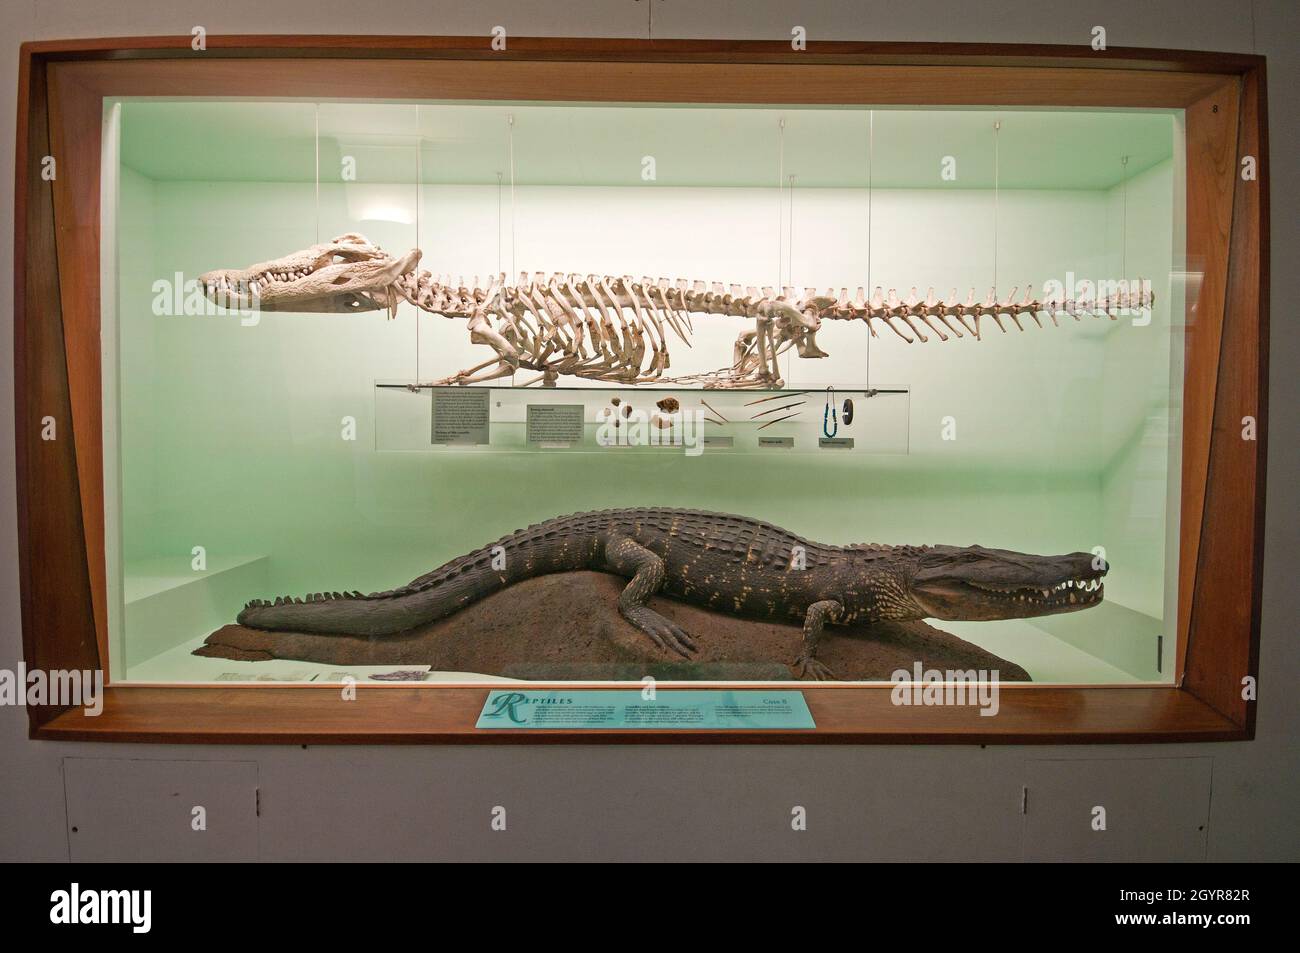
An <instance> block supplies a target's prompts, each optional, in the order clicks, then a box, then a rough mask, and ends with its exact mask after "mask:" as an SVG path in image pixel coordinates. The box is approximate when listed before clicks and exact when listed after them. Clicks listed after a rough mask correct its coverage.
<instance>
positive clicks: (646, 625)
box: [623, 606, 699, 658]
mask: <svg viewBox="0 0 1300 953" xmlns="http://www.w3.org/2000/svg"><path fill="white" fill-rule="evenodd" d="M623 614H624V616H625V617H626V618H627V620H628V621H629V622H631V623H632V624H633V625H634V626H636V627H637V628H638V629H640V630H641V631H642V632H644V633H645V634H646V635H648V636H650V638H651V639H652V640H653V641H654V643H655V645H657V646H659V647H660V648H661V649H665V650H667V651H671V652H676V653H677V654H678V655H680V656H682V657H683V658H690V657H691V653H692V652H697V651H699V647H698V646H697V645H696V644H695V640H694V639H692V638H691V637H690V636H689V635H687V634H686V630H685V629H683V628H682V627H681V626H679V625H678V624H677V623H676V622H673V621H672V620H671V619H666V618H664V617H663V616H661V615H660V614H659V613H658V612H655V611H654V610H653V609H647V608H646V607H644V606H640V607H636V608H633V609H629V610H627V611H625V612H624V613H623Z"/></svg>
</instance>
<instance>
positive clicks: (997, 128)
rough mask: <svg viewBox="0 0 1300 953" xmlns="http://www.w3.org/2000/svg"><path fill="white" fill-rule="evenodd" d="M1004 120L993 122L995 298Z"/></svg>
mask: <svg viewBox="0 0 1300 953" xmlns="http://www.w3.org/2000/svg"><path fill="white" fill-rule="evenodd" d="M1001 135H1002V120H1001V119H998V120H995V121H994V123H993V300H994V301H996V300H997V297H998V198H999V193H1000V191H1001V186H1002V153H1001V149H1000V146H1001V143H1000V141H999V140H1000V138H1001Z"/></svg>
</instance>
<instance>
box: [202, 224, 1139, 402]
mask: <svg viewBox="0 0 1300 953" xmlns="http://www.w3.org/2000/svg"><path fill="white" fill-rule="evenodd" d="M420 256H421V252H420V250H419V249H412V250H411V251H409V252H407V254H405V255H403V256H402V257H400V258H398V257H394V256H392V255H390V254H388V253H387V252H385V251H384V250H383V249H382V248H380V247H379V246H377V245H372V244H371V243H370V242H369V241H368V240H367V239H366V238H365V236H363V235H358V234H355V233H349V234H346V235H340V236H339V237H338V238H335V239H333V240H332V241H329V242H324V243H321V244H319V245H312V246H311V247H310V248H308V249H305V250H303V251H299V252H294V253H293V254H290V255H286V256H285V257H283V258H279V259H276V260H274V261H267V262H261V263H260V264H256V265H252V266H250V267H248V268H244V269H238V270H218V271H210V272H208V273H207V274H204V275H202V276H201V277H200V278H199V280H200V282H202V284H203V288H204V292H205V294H206V295H207V297H208V298H210V299H211V300H212V301H214V302H216V303H217V304H219V305H223V306H225V307H230V308H241V309H247V308H259V309H261V310H263V311H292V312H323V313H343V312H353V311H386V312H387V313H388V316H389V317H390V318H392V317H395V316H396V314H397V306H398V304H400V303H401V302H403V301H406V302H409V303H410V304H412V305H414V306H415V307H416V308H418V309H420V310H422V311H427V312H429V313H430V314H436V315H440V316H442V317H444V318H451V319H464V320H465V325H466V330H468V331H469V333H470V340H471V341H473V342H475V343H477V344H486V345H488V346H489V347H491V348H492V349H493V351H495V352H496V358H495V360H491V361H487V362H484V363H483V364H480V365H478V366H477V367H474V368H470V369H468V370H464V371H460V372H458V373H456V374H453V375H452V376H450V377H447V378H444V379H442V380H438V381H433V382H431V383H433V384H435V385H445V384H476V383H480V382H482V381H488V380H494V379H496V378H500V377H505V376H508V375H510V374H514V373H515V372H516V371H520V370H525V371H535V372H539V373H540V376H539V377H537V378H535V379H534V380H532V381H529V383H541V384H542V386H550V387H553V386H555V384H556V382H557V381H558V380H559V378H560V377H562V376H565V375H568V376H572V377H580V378H585V379H588V380H600V381H609V382H611V383H618V384H644V383H651V382H659V383H671V384H683V385H696V386H701V387H704V388H746V387H751V388H752V387H781V386H783V384H784V382H783V381H782V380H781V377H780V372H779V366H780V365H779V361H778V358H780V356H781V355H782V354H784V353H786V352H787V351H789V350H790V349H791V348H794V349H795V352H796V353H797V354H798V355H799V356H800V357H803V358H819V357H825V356H826V352H825V351H823V350H821V348H819V347H818V346H817V331H818V330H819V329H820V328H821V326H822V322H823V321H862V322H864V323H865V324H866V325H867V328H868V329H869V330H870V332H871V335H872V337H878V336H879V335H878V334H877V327H878V326H883V327H884V328H887V329H889V330H890V331H892V332H893V333H894V334H895V335H896V336H897V337H898V338H900V339H901V340H903V341H904V342H906V343H908V344H913V343H922V344H924V343H927V342H929V341H931V340H934V339H935V338H937V339H938V340H939V341H940V342H943V341H948V340H949V339H951V338H962V337H966V336H970V337H973V338H975V339H976V340H980V339H981V338H982V337H983V333H982V331H981V328H980V319H981V318H990V319H991V320H992V322H993V325H995V326H996V327H997V328H998V330H999V331H1001V332H1002V333H1004V334H1005V333H1006V332H1007V326H1006V325H1005V324H1004V323H1003V319H1004V318H1005V319H1008V320H1010V322H1011V323H1012V325H1014V326H1015V328H1016V329H1017V330H1020V331H1023V330H1025V325H1024V324H1023V323H1022V322H1021V320H1020V319H1021V318H1024V317H1028V318H1030V319H1032V320H1033V322H1034V324H1035V325H1037V326H1038V327H1042V326H1043V323H1042V321H1041V320H1039V317H1038V316H1039V315H1040V314H1046V315H1047V316H1048V317H1049V318H1050V319H1051V321H1052V324H1053V325H1057V324H1059V322H1058V320H1057V317H1058V316H1059V315H1063V314H1064V315H1068V316H1069V317H1072V318H1074V319H1075V320H1076V321H1080V320H1082V319H1083V318H1084V317H1085V316H1087V317H1093V318H1099V317H1102V316H1105V317H1108V318H1110V320H1112V321H1115V320H1118V315H1119V314H1120V313H1126V312H1130V311H1139V310H1141V309H1144V308H1149V307H1151V306H1152V304H1153V303H1154V300H1155V296H1154V295H1153V294H1152V292H1151V290H1150V288H1149V282H1146V281H1136V282H1127V281H1120V282H1116V283H1115V285H1116V290H1115V292H1114V293H1112V294H1106V295H1102V296H1100V297H1099V296H1097V295H1096V294H1095V293H1094V294H1093V295H1092V296H1091V297H1085V298H1083V299H1082V300H1079V301H1075V300H1073V299H1069V298H1065V297H1064V296H1062V295H1059V294H1058V295H1052V296H1048V297H1047V298H1045V299H1044V300H1041V301H1040V300H1037V299H1034V298H1033V297H1032V296H1031V295H1030V293H1029V290H1028V288H1029V286H1026V291H1025V293H1024V295H1023V296H1022V297H1021V298H1020V299H1019V300H1017V299H1016V290H1017V289H1012V291H1011V292H1010V293H1009V294H1007V295H1005V297H1004V298H1003V299H1002V300H999V299H998V294H997V291H996V289H990V290H989V292H988V294H987V295H986V296H985V297H984V299H983V301H977V299H976V293H975V290H974V289H971V290H970V292H969V294H968V295H967V296H966V300H965V301H964V302H963V301H961V300H960V299H959V298H958V294H957V290H956V289H955V288H954V289H953V290H952V292H951V293H950V294H949V296H948V298H947V299H946V300H944V301H940V300H939V298H938V297H937V296H936V295H935V292H934V289H933V288H931V289H929V291H928V292H927V293H926V295H925V297H924V298H920V297H918V294H917V289H915V288H912V289H911V290H910V293H909V294H908V296H907V298H906V299H903V298H900V297H899V296H898V292H897V291H896V290H895V289H893V288H891V289H889V291H888V293H883V292H882V290H881V289H880V288H876V289H875V291H874V292H873V293H872V295H871V297H870V299H868V298H866V296H865V292H864V289H862V288H858V289H857V294H856V295H854V296H852V297H850V295H849V292H848V289H847V288H841V289H840V290H839V292H838V293H836V291H835V290H834V289H827V290H826V291H825V292H823V293H821V294H819V293H818V292H817V291H816V289H813V288H806V289H804V290H803V291H802V292H798V291H796V289H794V288H790V287H786V288H781V289H773V288H763V289H762V291H761V293H760V292H759V291H758V290H757V289H755V288H752V287H751V288H745V289H744V291H743V293H742V289H741V286H740V285H730V286H726V285H724V284H723V283H722V282H707V283H706V282H703V281H686V280H684V279H676V280H669V279H667V278H657V279H656V278H642V279H641V280H640V281H637V280H635V279H634V278H632V277H631V276H627V275H624V276H622V277H611V276H600V275H588V276H587V277H586V278H583V277H582V276H580V275H576V274H570V275H567V276H565V275H560V274H554V275H552V276H551V277H550V278H549V279H548V278H547V277H546V276H545V275H544V274H542V273H541V272H536V273H534V274H532V275H529V274H528V273H526V272H525V273H522V274H520V276H519V279H518V283H517V284H514V285H511V284H509V283H508V282H507V280H506V276H505V275H496V276H494V277H492V278H491V279H489V280H488V281H486V282H484V283H480V282H479V279H478V278H475V279H474V282H473V285H472V286H468V285H466V284H465V281H464V279H463V278H457V280H456V281H455V282H454V283H453V282H452V280H451V278H450V277H441V276H440V277H438V278H436V279H435V277H434V276H433V275H432V274H431V273H429V272H428V271H421V270H419V268H418V267H417V266H418V265H419V261H420ZM728 287H729V288H730V291H729V292H728V291H726V290H725V289H726V288H728ZM778 292H779V293H778ZM692 315H724V316H728V317H738V318H747V319H749V320H751V321H752V322H753V327H752V328H750V329H748V330H746V331H744V332H742V333H741V335H740V337H739V338H738V339H737V340H736V344H735V348H734V350H733V354H732V362H731V364H730V365H729V366H727V367H723V368H720V369H718V370H716V371H710V372H708V373H705V374H694V375H687V376H682V377H665V376H664V375H665V372H666V371H667V370H668V368H669V367H670V366H671V360H670V356H669V351H668V343H669V339H668V335H667V334H666V333H665V329H666V328H667V329H671V330H672V332H673V334H675V335H676V336H677V337H678V338H680V339H681V340H682V342H683V343H685V344H686V345H687V346H690V336H691V332H692V330H693V322H692Z"/></svg>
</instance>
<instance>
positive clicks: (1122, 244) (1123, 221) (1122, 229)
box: [1119, 156, 1128, 281]
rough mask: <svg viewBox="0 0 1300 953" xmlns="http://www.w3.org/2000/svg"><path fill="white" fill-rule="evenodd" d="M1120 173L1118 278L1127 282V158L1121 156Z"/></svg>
mask: <svg viewBox="0 0 1300 953" xmlns="http://www.w3.org/2000/svg"><path fill="white" fill-rule="evenodd" d="M1119 164H1120V166H1121V169H1122V171H1121V172H1120V180H1119V182H1120V184H1119V200H1120V212H1119V276H1120V279H1121V280H1123V281H1127V280H1128V156H1121V157H1120V160H1119Z"/></svg>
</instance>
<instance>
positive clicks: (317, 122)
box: [312, 103, 320, 245]
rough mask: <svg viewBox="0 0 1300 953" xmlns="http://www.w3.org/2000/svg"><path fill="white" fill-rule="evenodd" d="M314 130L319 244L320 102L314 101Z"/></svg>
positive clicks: (318, 239)
mask: <svg viewBox="0 0 1300 953" xmlns="http://www.w3.org/2000/svg"><path fill="white" fill-rule="evenodd" d="M314 122H315V131H314V132H313V134H312V140H313V142H314V144H315V148H316V160H315V161H316V244H318V245H319V244H320V103H316V114H315V119H314Z"/></svg>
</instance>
